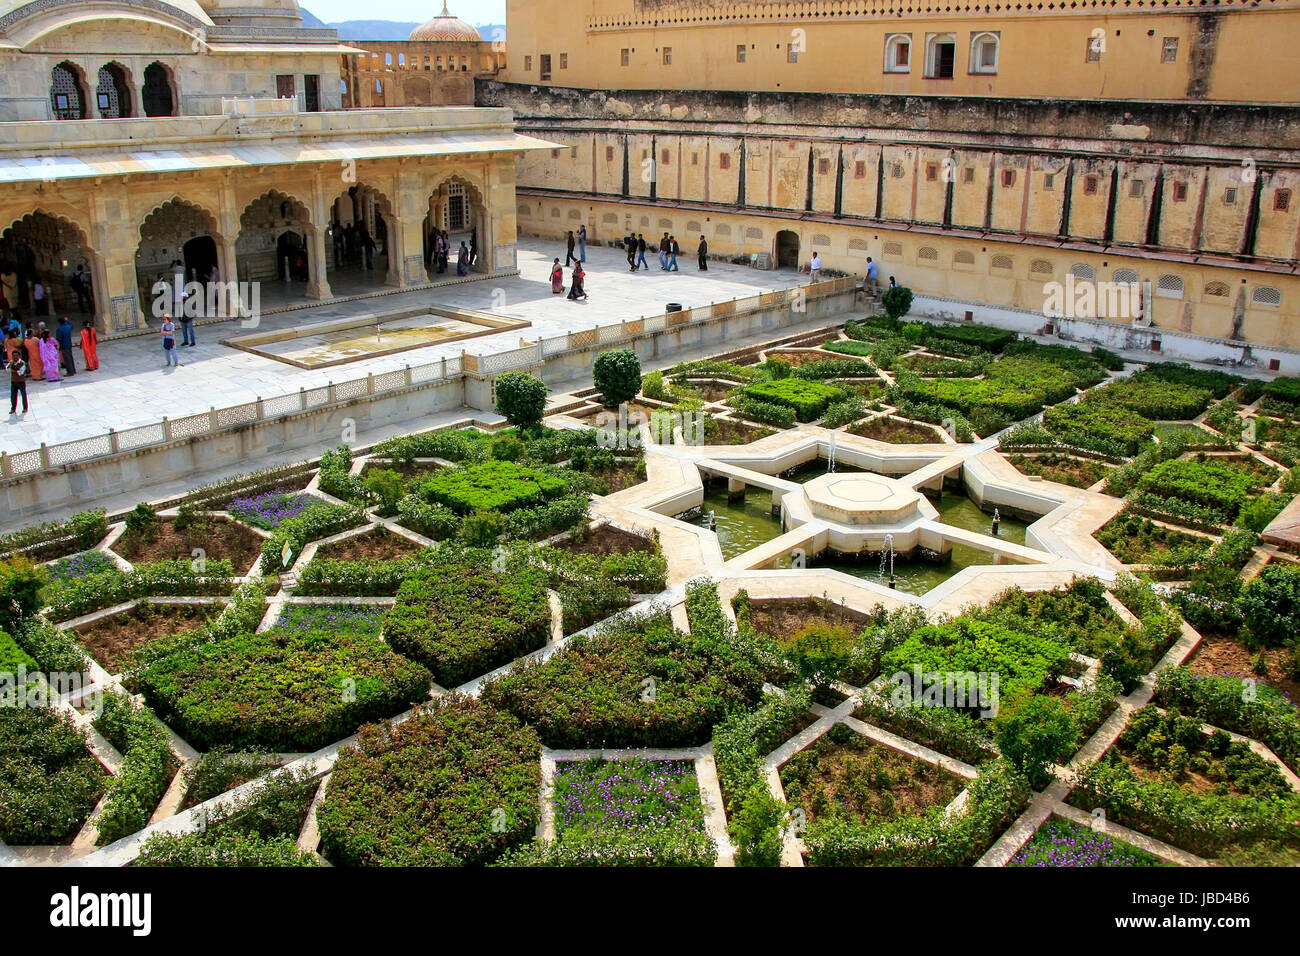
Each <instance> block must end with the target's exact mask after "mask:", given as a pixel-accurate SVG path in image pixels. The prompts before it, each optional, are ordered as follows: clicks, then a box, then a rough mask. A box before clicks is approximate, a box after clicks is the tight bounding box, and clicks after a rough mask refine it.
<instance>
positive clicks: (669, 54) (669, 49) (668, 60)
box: [664, 46, 673, 66]
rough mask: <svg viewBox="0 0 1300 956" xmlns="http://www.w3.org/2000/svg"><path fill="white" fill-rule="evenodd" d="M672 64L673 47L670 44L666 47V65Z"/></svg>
mask: <svg viewBox="0 0 1300 956" xmlns="http://www.w3.org/2000/svg"><path fill="white" fill-rule="evenodd" d="M672 65H673V48H672V47H670V46H666V47H664V66H672Z"/></svg>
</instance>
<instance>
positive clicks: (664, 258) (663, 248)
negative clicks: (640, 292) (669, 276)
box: [659, 232, 668, 272]
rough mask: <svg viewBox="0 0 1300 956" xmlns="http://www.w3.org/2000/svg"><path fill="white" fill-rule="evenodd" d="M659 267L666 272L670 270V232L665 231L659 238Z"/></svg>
mask: <svg viewBox="0 0 1300 956" xmlns="http://www.w3.org/2000/svg"><path fill="white" fill-rule="evenodd" d="M659 268H660V269H662V270H663V271H664V272H667V271H668V233H666V232H665V233H664V234H663V237H662V238H661V239H660V240H659Z"/></svg>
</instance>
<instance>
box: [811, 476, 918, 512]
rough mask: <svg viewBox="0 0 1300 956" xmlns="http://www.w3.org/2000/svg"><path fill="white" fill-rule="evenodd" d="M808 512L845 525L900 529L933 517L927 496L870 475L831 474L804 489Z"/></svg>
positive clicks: (891, 480) (812, 482)
mask: <svg viewBox="0 0 1300 956" xmlns="http://www.w3.org/2000/svg"><path fill="white" fill-rule="evenodd" d="M803 491H804V497H805V498H806V499H807V504H808V510H809V511H811V512H812V514H813V516H814V517H817V518H821V519H822V520H823V521H833V522H835V523H836V524H843V525H901V524H906V523H907V522H909V521H912V520H915V519H918V518H929V517H933V514H934V511H933V509H932V508H924V507H923V505H924V504H925V496H924V495H923V494H921V493H920V492H919V491H916V490H915V489H913V488H912V487H911V486H909V485H905V484H903V482H901V481H897V480H896V479H893V478H887V477H885V476H884V475H874V474H871V473H870V472H857V473H853V474H839V473H831V474H827V475H822V476H821V477H820V478H814V479H812V480H811V481H809V482H807V483H806V484H805V485H804V486H803Z"/></svg>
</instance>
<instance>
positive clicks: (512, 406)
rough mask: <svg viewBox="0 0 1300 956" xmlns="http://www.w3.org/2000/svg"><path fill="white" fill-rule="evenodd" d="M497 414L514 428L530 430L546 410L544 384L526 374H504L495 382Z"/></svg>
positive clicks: (533, 376) (534, 376)
mask: <svg viewBox="0 0 1300 956" xmlns="http://www.w3.org/2000/svg"><path fill="white" fill-rule="evenodd" d="M496 390H497V412H499V413H500V414H502V415H504V416H505V417H506V421H508V422H509V423H510V424H511V425H514V426H515V427H516V428H531V427H532V426H534V425H537V424H539V423H540V422H541V420H542V413H543V412H544V411H545V410H546V383H544V382H543V381H542V380H541V379H540V378H538V377H537V376H536V375H529V374H528V373H527V372H506V373H505V374H504V375H498V376H497V381H496Z"/></svg>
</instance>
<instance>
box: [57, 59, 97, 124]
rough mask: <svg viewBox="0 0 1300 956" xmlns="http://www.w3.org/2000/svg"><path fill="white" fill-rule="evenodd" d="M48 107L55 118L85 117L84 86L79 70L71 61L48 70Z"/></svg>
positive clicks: (86, 115) (71, 118) (76, 118)
mask: <svg viewBox="0 0 1300 956" xmlns="http://www.w3.org/2000/svg"><path fill="white" fill-rule="evenodd" d="M50 108H51V109H52V110H53V112H54V118H55V119H61V120H78V119H87V118H88V116H89V114H88V113H87V111H86V88H85V85H84V84H83V83H82V82H81V71H80V70H79V69H77V67H76V66H75V65H73V64H72V63H66V62H64V63H60V64H59V65H58V66H56V67H55V68H54V69H53V70H51V71H50Z"/></svg>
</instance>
